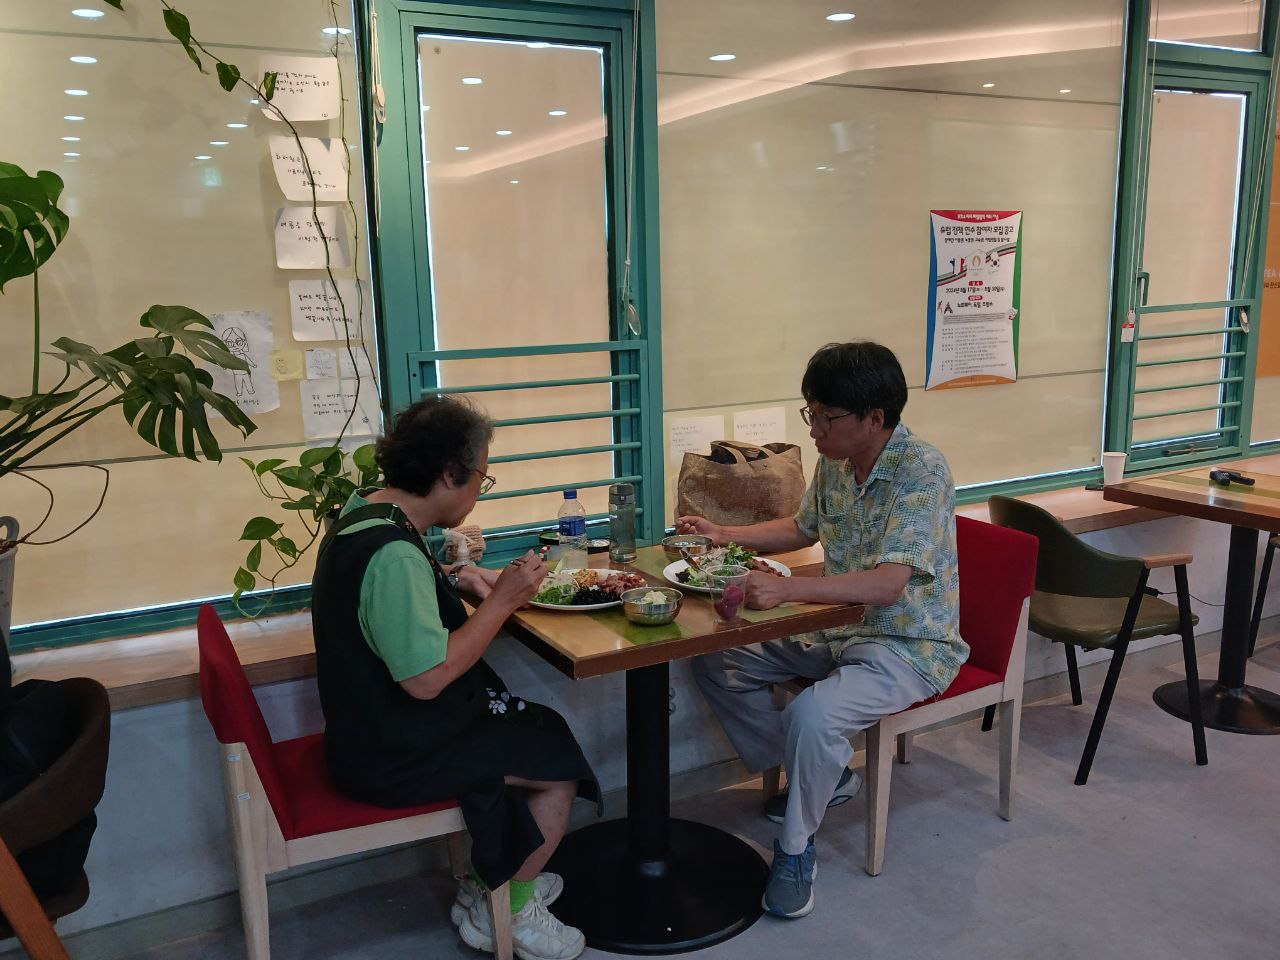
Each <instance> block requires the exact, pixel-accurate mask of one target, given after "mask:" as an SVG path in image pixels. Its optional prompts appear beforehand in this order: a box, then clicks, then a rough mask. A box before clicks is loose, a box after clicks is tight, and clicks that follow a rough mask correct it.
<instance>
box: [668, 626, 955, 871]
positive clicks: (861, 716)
mask: <svg viewBox="0 0 1280 960" xmlns="http://www.w3.org/2000/svg"><path fill="white" fill-rule="evenodd" d="M693 675H694V678H695V679H696V680H697V683H698V687H699V688H700V689H701V690H702V693H703V696H705V697H706V698H707V702H708V703H710V704H711V708H712V710H714V711H715V714H716V717H717V718H718V719H719V720H720V724H721V725H722V726H723V727H724V731H725V733H727V734H728V735H729V740H730V741H732V743H733V745H734V747H735V748H736V749H737V751H738V755H739V756H740V757H742V762H743V763H745V764H746V765H747V769H748V770H750V771H751V772H752V773H756V772H758V771H761V770H765V769H768V768H769V767H774V766H778V765H779V764H782V765H783V766H784V768H785V769H786V771H787V787H788V796H787V813H786V818H785V819H784V821H783V824H782V836H781V837H780V838H779V843H780V844H781V845H782V849H783V851H784V852H786V853H803V852H804V849H805V846H806V845H807V843H808V840H809V837H810V836H812V835H813V834H814V833H815V832H817V829H818V825H819V824H820V823H822V816H823V814H824V813H826V810H827V801H829V800H830V799H831V794H832V793H833V792H834V790H835V788H836V784H837V783H839V781H840V774H841V772H842V771H843V770H844V768H845V767H846V766H848V764H849V761H850V760H851V759H852V758H853V747H852V746H851V745H850V743H849V738H850V737H851V736H853V734H855V733H857V732H858V731H859V730H863V729H865V728H867V727H869V726H871V725H872V724H873V723H875V722H876V721H877V720H879V719H880V718H881V717H887V716H889V715H890V714H894V713H898V712H899V711H901V710H905V709H906V708H907V707H909V706H911V705H912V704H913V703H918V702H919V701H921V700H925V699H927V698H929V697H931V696H933V695H934V693H935V692H936V691H935V690H934V689H933V687H931V686H929V684H928V683H926V682H925V679H924V678H923V677H921V676H920V675H919V674H918V673H916V672H915V670H913V669H912V668H911V666H910V664H908V663H907V662H906V661H905V660H903V659H902V658H901V657H899V656H898V655H897V654H895V653H894V652H893V651H892V650H890V649H889V648H888V647H886V646H884V645H882V644H879V643H857V644H853V645H852V646H850V647H847V648H846V649H845V650H844V651H843V652H842V653H841V655H840V657H839V658H838V659H837V658H835V657H833V656H832V655H831V648H830V647H829V646H828V645H827V644H825V643H814V644H809V643H802V642H801V641H799V640H794V639H791V638H787V639H783V640H770V641H768V642H766V643H753V644H751V645H750V646H746V647H738V648H736V649H733V650H723V651H721V652H719V653H708V654H705V655H704V656H701V657H695V658H694V660H693ZM796 677H805V678H807V679H809V680H816V681H817V682H816V683H815V684H814V685H813V686H811V687H809V688H808V689H807V690H805V691H804V692H803V693H801V694H800V696H798V697H796V698H795V699H794V700H793V701H791V703H790V704H788V705H787V707H786V709H784V710H782V711H779V710H778V709H777V707H776V706H775V704H774V701H773V696H772V694H771V692H770V689H769V685H770V684H773V683H781V682H783V681H786V680H791V679H794V678H796Z"/></svg>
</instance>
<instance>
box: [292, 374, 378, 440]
mask: <svg viewBox="0 0 1280 960" xmlns="http://www.w3.org/2000/svg"><path fill="white" fill-rule="evenodd" d="M299 386H300V387H301V391H302V435H303V436H304V437H305V438H306V439H308V440H314V439H317V438H321V437H324V438H333V437H337V436H338V435H339V434H340V433H342V428H343V425H344V424H346V422H347V415H348V414H349V413H350V412H351V411H352V409H354V408H355V406H356V381H355V380H303V381H301V382H300V383H299ZM359 386H360V406H359V410H357V411H356V414H355V416H354V417H352V418H351V424H350V425H349V426H348V427H347V430H346V435H347V436H349V437H368V436H372V435H373V434H376V433H377V432H378V431H379V430H380V429H381V428H382V413H381V410H380V408H379V407H378V393H377V390H376V389H374V385H373V383H372V382H370V381H366V382H364V383H361V384H360V385H359Z"/></svg>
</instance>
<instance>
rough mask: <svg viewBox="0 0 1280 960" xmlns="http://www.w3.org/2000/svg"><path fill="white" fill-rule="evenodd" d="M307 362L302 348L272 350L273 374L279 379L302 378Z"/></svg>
mask: <svg viewBox="0 0 1280 960" xmlns="http://www.w3.org/2000/svg"><path fill="white" fill-rule="evenodd" d="M305 372H306V364H305V362H304V361H303V358H302V351H301V350H272V351H271V376H273V377H274V378H275V379H277V380H301V379H302V376H303V374H304V373H305Z"/></svg>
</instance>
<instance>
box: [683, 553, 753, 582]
mask: <svg viewBox="0 0 1280 960" xmlns="http://www.w3.org/2000/svg"><path fill="white" fill-rule="evenodd" d="M694 559H695V560H697V561H698V566H699V567H701V568H702V570H711V569H714V568H715V567H746V568H747V569H748V570H753V569H755V567H756V563H755V559H756V552H755V551H754V550H752V549H750V548H748V547H740V546H738V545H737V544H736V543H731V544H729V545H728V546H727V547H712V548H711V549H710V550H708V551H707V552H706V553H704V554H703V555H702V556H700V557H695V558H694ZM702 570H694V569H693V567H687V568H686V569H684V570H681V571H680V572H679V573H677V574H676V579H677V580H679V581H680V582H681V583H685V584H688V585H689V586H691V587H706V586H709V584H708V583H707V575H706V574H705V573H703V572H702Z"/></svg>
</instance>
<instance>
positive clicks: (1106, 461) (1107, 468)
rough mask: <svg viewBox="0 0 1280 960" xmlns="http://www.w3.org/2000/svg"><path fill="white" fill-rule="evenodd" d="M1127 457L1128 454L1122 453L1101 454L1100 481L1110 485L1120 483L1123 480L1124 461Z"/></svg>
mask: <svg viewBox="0 0 1280 960" xmlns="http://www.w3.org/2000/svg"><path fill="white" fill-rule="evenodd" d="M1127 458H1128V454H1124V453H1104V454H1103V455H1102V483H1103V485H1104V486H1108V487H1109V486H1111V485H1112V484H1113V483H1122V482H1123V481H1124V462H1125V460H1126V459H1127Z"/></svg>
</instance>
